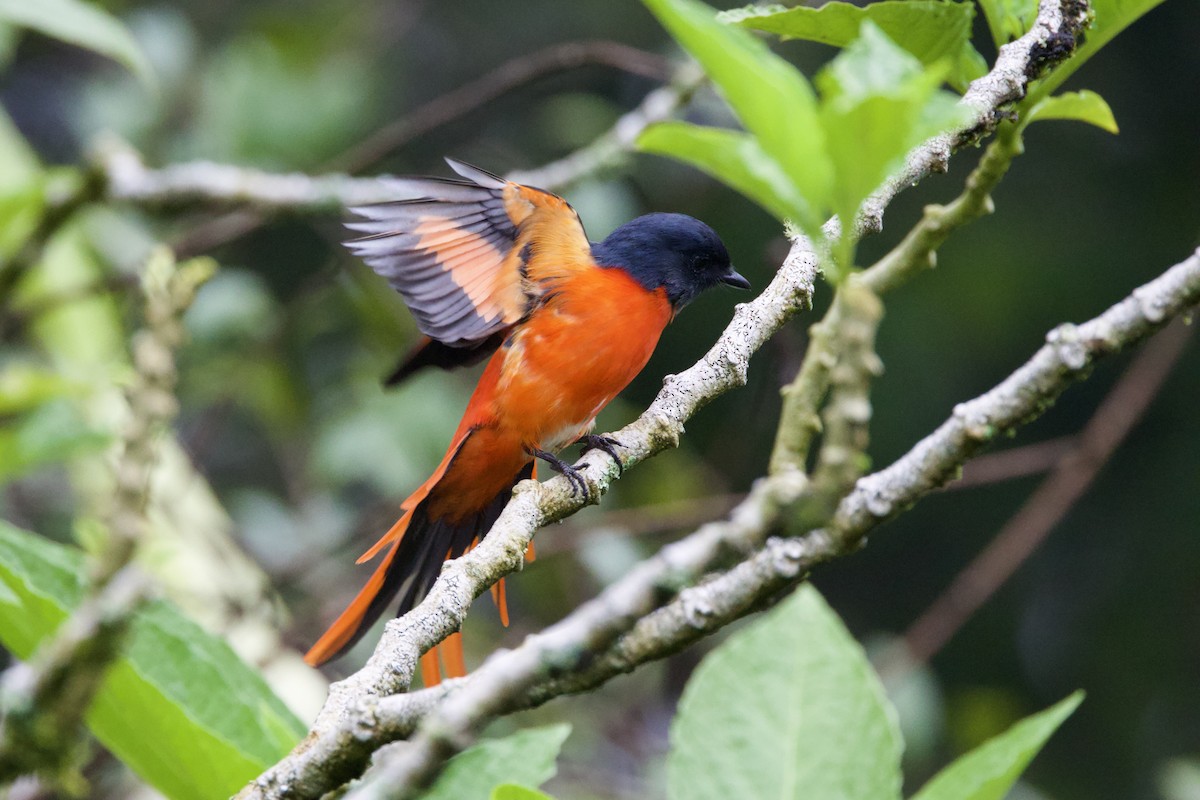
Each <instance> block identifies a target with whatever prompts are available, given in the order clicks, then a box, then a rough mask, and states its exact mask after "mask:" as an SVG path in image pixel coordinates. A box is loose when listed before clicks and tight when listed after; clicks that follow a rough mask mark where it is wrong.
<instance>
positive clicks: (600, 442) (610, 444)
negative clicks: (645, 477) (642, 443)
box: [576, 433, 625, 475]
mask: <svg viewBox="0 0 1200 800" xmlns="http://www.w3.org/2000/svg"><path fill="white" fill-rule="evenodd" d="M576 444H581V445H583V450H582V451H581V452H580V453H579V454H580V455H583V454H584V453H586V452H587V451H588V450H603V451H604V452H606V453H608V454H609V455H610V456H612V460H613V461H615V462H617V475H621V474H623V473H624V472H625V465H624V464H622V463H621V457H620V456H619V455H617V450H616V448H618V447H623V446H624V445H622V444H621V443H620V442H618V441H617V440H616V439H614V438H612V437H611V436H600V435H599V434H595V433H589V434H587V435H586V436H580V437H579V439H578V440H576Z"/></svg>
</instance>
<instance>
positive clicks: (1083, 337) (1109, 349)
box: [375, 251, 1200, 736]
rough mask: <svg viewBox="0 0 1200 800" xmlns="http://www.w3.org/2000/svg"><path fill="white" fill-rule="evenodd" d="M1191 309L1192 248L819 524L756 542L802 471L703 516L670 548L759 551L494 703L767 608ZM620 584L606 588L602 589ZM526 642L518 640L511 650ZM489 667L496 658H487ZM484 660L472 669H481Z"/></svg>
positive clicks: (1196, 293) (1195, 268) (405, 713)
mask: <svg viewBox="0 0 1200 800" xmlns="http://www.w3.org/2000/svg"><path fill="white" fill-rule="evenodd" d="M1198 305H1200V251H1197V252H1196V253H1194V254H1193V255H1192V256H1191V257H1189V258H1188V259H1186V260H1185V261H1183V262H1182V263H1180V264H1178V265H1176V266H1174V267H1172V268H1171V269H1169V270H1167V272H1165V273H1164V274H1163V275H1161V276H1160V277H1158V278H1156V279H1155V280H1153V281H1151V282H1150V283H1148V284H1146V285H1144V286H1142V287H1140V288H1138V289H1136V290H1135V291H1134V292H1133V293H1132V294H1131V295H1130V296H1129V297H1127V298H1125V299H1124V300H1122V301H1121V302H1119V303H1117V304H1116V305H1114V306H1112V307H1111V308H1109V309H1108V310H1107V311H1105V312H1104V313H1103V314H1101V315H1100V316H1098V317H1096V318H1095V319H1093V320H1091V321H1089V322H1086V323H1083V324H1081V325H1078V326H1060V327H1059V328H1056V329H1055V330H1053V331H1051V332H1050V333H1049V334H1048V335H1047V337H1046V338H1047V344H1046V345H1045V346H1044V347H1042V348H1041V349H1040V350H1039V351H1038V352H1037V353H1035V354H1034V356H1033V357H1032V358H1031V359H1030V360H1029V361H1028V362H1026V363H1025V364H1024V365H1023V366H1022V367H1021V368H1019V369H1018V370H1017V371H1016V372H1014V373H1013V374H1012V375H1010V376H1009V377H1008V378H1006V379H1005V380H1004V381H1003V382H1001V383H1000V384H999V385H998V386H996V387H995V388H994V389H992V390H990V391H989V392H987V393H985V394H983V395H981V396H979V397H977V398H975V399H974V400H971V401H968V402H966V403H962V404H960V405H958V406H957V407H956V408H955V409H954V414H953V415H952V416H951V417H950V419H948V420H947V421H946V422H945V423H943V424H942V425H941V426H940V427H939V428H938V429H937V430H936V431H935V432H934V433H932V434H931V435H930V436H928V437H926V438H925V439H923V440H922V441H920V442H918V443H917V444H916V445H915V446H914V447H913V448H912V449H911V450H909V452H908V453H906V454H905V455H904V456H902V457H901V458H899V459H898V460H897V461H896V462H895V463H893V464H892V465H890V466H888V467H887V468H885V469H883V470H880V471H879V472H876V473H874V474H871V475H868V476H866V477H863V478H860V479H859V480H858V481H857V482H856V484H855V486H854V489H853V490H852V491H851V492H850V493H849V494H848V495H847V496H846V497H845V498H843V499H842V501H841V502H840V503H839V505H838V508H837V510H836V512H835V514H834V515H833V518H832V523H831V524H829V525H827V526H825V527H821V528H817V529H814V530H811V531H809V532H807V533H805V534H803V535H801V536H799V537H795V538H779V537H772V538H767V537H768V536H769V535H770V533H771V531H773V530H775V529H777V528H780V527H782V526H784V525H785V524H786V523H788V522H789V520H785V519H783V518H782V515H784V514H786V513H787V511H788V504H787V503H786V502H779V501H780V497H779V495H778V494H774V493H776V492H778V490H779V487H780V486H781V484H782V482H783V481H784V480H787V481H792V482H793V483H792V491H791V492H788V493H786V494H788V495H790V496H793V497H803V496H805V495H806V494H807V493H808V492H809V491H811V490H810V488H809V487H808V484H807V483H806V482H805V481H804V480H803V477H802V476H796V475H794V474H791V475H784V476H774V477H771V478H767V479H763V480H762V481H760V482H759V483H758V484H756V485H755V487H754V488H753V490H752V491H751V493H750V494H749V495H748V496H747V498H746V499H745V500H744V501H743V502H742V503H741V504H740V505H739V506H738V507H737V508H736V509H735V510H734V512H733V513H732V514H731V515H730V519H729V520H726V521H719V522H713V523H709V524H708V525H706V526H704V527H702V528H701V529H700V530H699V531H697V533H695V534H692V535H691V536H689V537H687V538H685V539H683V540H681V541H680V542H679V543H677V544H680V545H682V544H685V543H686V542H688V541H689V539H691V538H692V537H697V536H705V535H711V533H710V532H711V531H712V530H713V529H717V528H725V529H726V530H725V531H724V532H723V533H722V536H724V537H725V538H726V539H727V540H731V541H732V540H738V541H741V542H743V543H746V542H751V541H763V540H765V544H764V545H763V547H762V548H761V549H759V550H758V551H757V552H754V553H753V554H752V555H751V556H750V557H749V558H746V559H745V560H744V561H742V562H741V563H739V564H737V565H736V566H734V567H733V568H731V569H729V570H728V571H726V572H724V573H722V574H720V575H716V576H714V577H712V578H711V579H709V580H707V581H705V582H704V583H701V584H700V585H698V586H693V587H690V588H687V589H684V590H683V591H681V592H680V593H679V594H678V595H677V596H676V597H675V598H674V599H673V600H672V601H671V602H670V603H668V604H666V605H665V606H663V607H662V608H659V609H658V610H656V611H654V612H652V613H650V614H648V615H646V616H644V617H642V618H640V619H639V620H638V621H637V623H636V624H635V625H634V626H633V627H632V628H631V629H630V631H629V632H628V633H626V634H624V635H623V636H621V637H620V638H618V639H617V640H616V641H615V642H614V643H613V645H612V646H611V647H609V648H608V649H607V650H605V651H603V652H597V653H593V654H592V658H591V659H590V660H589V662H588V665H587V667H586V668H584V669H581V670H577V671H568V672H566V673H564V674H561V675H549V676H547V677H545V678H544V679H543V680H541V681H539V682H536V683H534V684H532V685H531V686H529V687H528V688H526V689H524V690H522V691H521V692H514V693H513V694H512V695H511V696H510V697H508V698H507V700H506V708H507V709H508V710H515V709H519V708H526V707H530V706H535V705H539V704H541V703H544V702H546V701H547V700H550V699H552V698H554V697H558V696H561V695H564V694H571V693H577V692H583V691H587V690H589V689H592V688H594V687H596V686H598V685H600V684H602V683H604V682H605V681H607V680H609V679H611V678H613V677H614V676H616V675H619V674H621V673H624V672H629V671H631V670H633V669H634V668H635V667H637V666H638V665H640V664H643V663H645V662H647V661H652V660H655V659H659V658H663V657H665V656H667V655H670V654H671V653H674V652H676V651H678V650H680V649H683V648H684V647H687V646H688V645H690V644H692V643H693V642H695V641H697V640H698V639H701V638H703V637H705V636H707V635H709V634H711V633H713V632H715V631H717V630H720V629H721V628H723V627H724V626H726V625H728V624H729V623H731V622H733V621H735V620H737V619H739V618H741V617H742V616H745V615H746V614H747V613H750V612H752V611H755V610H758V609H761V608H763V607H764V606H765V605H768V604H770V603H771V602H772V600H773V599H774V598H776V597H778V595H779V592H780V591H782V590H783V589H786V588H787V587H789V586H792V585H794V584H796V583H798V582H799V581H801V580H802V579H803V578H804V577H805V576H806V574H807V573H808V572H809V570H811V569H812V568H813V567H815V566H817V565H819V564H820V563H822V562H825V561H828V560H830V559H832V558H835V557H837V556H840V555H843V554H845V553H846V552H848V551H851V550H853V549H854V548H855V547H857V545H858V543H859V542H860V541H861V540H862V538H863V537H864V536H866V535H867V534H868V533H870V532H871V531H873V530H875V529H876V528H878V527H879V526H880V525H881V524H883V523H884V522H886V521H887V520H888V519H890V518H891V517H892V516H894V515H895V514H897V513H899V511H900V510H902V509H905V508H908V507H909V506H911V505H912V504H913V503H915V502H917V501H919V500H920V499H922V498H923V497H925V496H926V495H928V494H930V493H931V492H933V491H934V490H935V489H937V488H939V487H940V486H942V485H943V484H944V483H945V482H947V481H949V480H952V479H953V478H954V476H955V475H957V474H958V470H959V468H960V467H961V466H962V465H963V464H964V463H966V462H967V461H968V460H969V459H970V458H971V457H972V456H973V455H974V454H975V453H977V452H978V451H979V449H980V448H982V447H983V446H984V445H985V444H986V442H987V441H988V440H990V439H993V438H995V437H996V436H999V435H1002V434H1003V433H1006V432H1010V431H1012V430H1013V429H1015V428H1017V427H1019V426H1021V425H1023V424H1025V423H1028V422H1030V421H1032V420H1033V419H1034V418H1036V417H1037V416H1038V415H1039V414H1040V413H1041V412H1043V411H1045V410H1046V409H1047V408H1049V407H1050V405H1052V403H1053V401H1054V399H1055V398H1056V397H1058V396H1059V395H1060V394H1061V393H1062V392H1063V391H1065V390H1066V389H1067V388H1069V387H1070V386H1071V385H1072V384H1073V383H1074V382H1076V381H1079V380H1081V379H1083V378H1084V377H1086V376H1087V375H1088V373H1089V371H1090V370H1091V368H1092V366H1093V365H1094V363H1095V362H1096V361H1098V360H1099V359H1102V358H1104V357H1107V356H1110V355H1113V354H1115V353H1116V352H1118V351H1119V350H1121V349H1124V348H1127V347H1130V346H1133V345H1135V344H1137V343H1139V342H1140V341H1142V340H1144V339H1145V338H1146V337H1148V336H1150V335H1151V334H1153V333H1154V332H1155V331H1156V330H1158V329H1159V328H1161V327H1162V326H1164V325H1165V324H1166V323H1167V322H1169V321H1170V320H1171V319H1174V318H1177V317H1180V316H1184V315H1186V314H1188V313H1189V312H1190V311H1192V310H1194V309H1195V308H1196V307H1197V306H1198ZM1065 331H1069V332H1070V333H1069V334H1067V333H1064V332H1065ZM983 420H987V422H986V423H984V422H982V421H983ZM981 424H983V425H984V427H983V428H981V427H979V426H980V425H981ZM797 479H798V480H799V482H796V481H797ZM672 546H675V545H672ZM620 585H621V584H620V583H618V584H614V587H613V588H614V589H615V588H617V587H618V586H620ZM570 619H571V618H570V617H568V619H567V620H564V623H565V622H568V621H569V620H570ZM529 646H530V643H527V644H525V645H522V648H525V647H529ZM496 662H497V664H499V663H500V662H499V659H497V660H496ZM492 663H493V662H488V664H485V665H484V666H483V667H481V668H480V670H479V672H482V671H483V670H490V669H493V666H492ZM479 672H477V673H476V676H477V675H478V674H479ZM476 676H471V677H469V678H467V679H464V680H462V681H456V682H453V683H451V684H449V685H448V687H440V688H439V689H438V690H437V691H438V692H439V695H438V696H437V697H432V696H430V695H427V693H430V694H431V693H432V690H421V691H418V692H414V693H412V694H408V695H396V696H393V697H389V698H385V699H384V700H382V701H380V703H379V704H378V706H377V708H376V709H375V724H377V725H378V729H379V730H380V731H381V732H386V733H387V734H388V735H392V734H394V735H397V736H399V735H407V734H408V733H409V732H410V731H412V730H413V729H414V728H415V727H416V725H417V722H418V721H419V720H420V719H421V718H422V717H424V716H425V715H426V714H428V713H429V710H430V709H431V708H433V707H436V706H437V704H438V703H439V702H441V698H442V697H444V696H445V694H447V693H456V692H458V691H462V690H464V689H465V688H466V687H467V686H469V685H470V684H471V682H472V681H474V680H475V678H476Z"/></svg>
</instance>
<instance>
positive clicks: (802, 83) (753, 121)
mask: <svg viewBox="0 0 1200 800" xmlns="http://www.w3.org/2000/svg"><path fill="white" fill-rule="evenodd" d="M644 2H645V4H646V6H647V7H648V8H649V9H650V11H651V12H653V13H654V15H655V16H656V17H658V20H659V22H661V23H662V24H663V27H665V28H666V29H667V30H668V31H669V32H670V34H671V35H672V36H673V37H674V38H675V40H676V41H678V42H679V43H680V44H681V45H682V46H683V47H684V48H685V49H686V50H687V51H688V52H689V53H691V54H692V56H693V57H695V59H696V60H697V61H699V62H700V64H701V65H702V66H703V67H704V70H705V71H706V72H707V73H708V75H709V77H711V78H712V79H713V82H714V83H716V84H717V87H718V88H719V89H720V91H721V93H722V94H723V95H724V96H725V99H726V100H727V101H728V102H729V105H730V106H731V107H732V108H733V110H734V112H735V113H736V114H737V116H738V119H740V120H741V121H742V124H743V125H745V126H746V129H747V130H748V131H750V133H752V134H754V136H755V137H757V139H758V142H759V144H760V145H761V147H762V149H763V151H764V152H765V153H767V154H768V155H770V156H771V158H773V159H774V160H775V161H776V162H778V163H779V165H780V167H782V168H783V170H784V173H785V174H786V175H787V176H788V178H789V179H790V180H791V181H792V183H793V184H795V186H796V188H797V190H798V192H797V193H798V195H799V196H801V197H803V198H804V201H805V205H806V207H805V208H804V209H802V213H800V214H797V216H796V218H795V220H794V221H795V222H796V223H797V224H798V225H799V226H800V227H801V228H803V229H804V231H805V232H806V233H809V234H810V235H812V236H819V231H820V225H821V223H822V222H823V220H822V219H821V216H822V215H823V209H824V208H825V207H827V206H828V201H829V195H830V192H831V191H832V188H833V172H832V169H831V167H830V164H829V158H828V156H827V155H826V151H825V141H824V136H823V135H822V131H821V127H820V125H819V123H818V117H817V102H816V97H815V95H814V94H813V90H812V87H811V86H809V84H808V81H806V80H805V79H804V76H803V75H801V74H800V72H799V71H798V70H797V69H796V68H795V67H793V66H792V65H791V64H789V63H788V62H787V61H785V60H784V59H782V58H780V57H779V56H777V55H775V54H774V53H772V52H771V50H770V49H769V48H768V47H767V46H766V45H765V44H764V43H763V42H761V41H759V40H758V39H755V38H754V36H753V35H751V34H750V33H748V32H747V31H743V30H741V29H739V28H734V27H731V26H728V25H722V24H721V23H719V22H717V20H716V16H715V12H714V11H713V9H711V8H710V7H708V6H706V5H704V4H703V3H700V2H697V0H644Z"/></svg>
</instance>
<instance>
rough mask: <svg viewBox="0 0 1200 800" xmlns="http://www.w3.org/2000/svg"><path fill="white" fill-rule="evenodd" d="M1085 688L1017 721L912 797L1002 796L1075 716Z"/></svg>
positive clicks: (979, 799) (962, 799)
mask: <svg viewBox="0 0 1200 800" xmlns="http://www.w3.org/2000/svg"><path fill="white" fill-rule="evenodd" d="M1082 701H1083V692H1075V693H1074V694H1072V695H1071V696H1069V697H1067V698H1066V699H1064V700H1061V701H1059V702H1058V703H1057V704H1055V705H1053V706H1051V707H1050V708H1048V709H1046V710H1045V711H1042V712H1040V713H1037V714H1034V715H1033V716H1031V717H1026V718H1025V719H1023V720H1021V721H1020V722H1018V723H1017V724H1016V725H1013V726H1012V727H1011V728H1009V729H1008V730H1007V731H1005V732H1004V733H1002V734H1000V735H999V736H996V737H994V738H992V739H989V740H988V741H986V742H984V743H983V744H982V745H980V746H979V747H976V748H975V749H974V750H972V751H971V752H969V753H967V754H966V755H964V756H961V757H960V758H958V759H956V760H955V761H954V763H953V764H951V765H950V766H948V767H946V768H945V769H943V770H942V771H941V772H939V773H938V774H937V775H934V776H933V778H932V779H931V780H930V781H929V783H927V784H925V786H924V787H922V789H921V791H919V792H917V794H916V795H914V796H913V798H912V800H1002V798H1003V797H1005V796H1006V795H1007V794H1008V790H1009V789H1011V788H1012V785H1013V784H1014V783H1016V782H1017V778H1019V777H1020V776H1021V773H1022V772H1024V771H1025V767H1026V765H1028V764H1029V762H1030V761H1031V760H1032V759H1033V757H1034V756H1035V755H1037V754H1038V751H1039V750H1041V749H1042V746H1043V745H1045V743H1046V740H1047V739H1049V738H1050V736H1051V734H1053V733H1054V731H1056V730H1058V726H1059V725H1061V724H1062V723H1063V720H1065V719H1066V718H1067V717H1069V716H1071V712H1073V711H1074V710H1075V708H1076V706H1078V705H1079V704H1080V703H1081V702H1082Z"/></svg>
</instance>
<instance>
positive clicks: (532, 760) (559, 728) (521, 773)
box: [421, 724, 571, 800]
mask: <svg viewBox="0 0 1200 800" xmlns="http://www.w3.org/2000/svg"><path fill="white" fill-rule="evenodd" d="M570 732H571V726H570V725H565V724H563V725H547V726H545V727H542V728H530V729H529V730H524V731H519V732H517V733H514V734H512V735H511V736H505V737H504V738H503V739H489V740H487V741H484V742H480V743H479V744H477V745H475V746H474V747H472V748H471V749H469V750H466V751H464V752H462V753H459V754H458V755H456V756H455V757H454V758H452V759H450V762H449V763H448V764H447V765H446V771H445V772H443V773H442V775H441V777H440V778H438V779H437V782H436V783H434V784H433V787H432V788H431V789H430V790H429V791H428V793H426V794H424V795H422V796H421V800H489V798H491V796H492V790H493V789H495V788H496V787H498V786H500V785H501V784H522V785H529V784H532V785H534V786H538V785H541V784H542V783H545V782H546V781H548V780H550V779H551V778H553V777H554V773H555V771H556V767H555V764H554V762H555V760H556V759H557V758H558V751H559V750H560V749H561V748H562V743H563V742H564V741H566V738H567V734H569V733H570Z"/></svg>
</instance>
